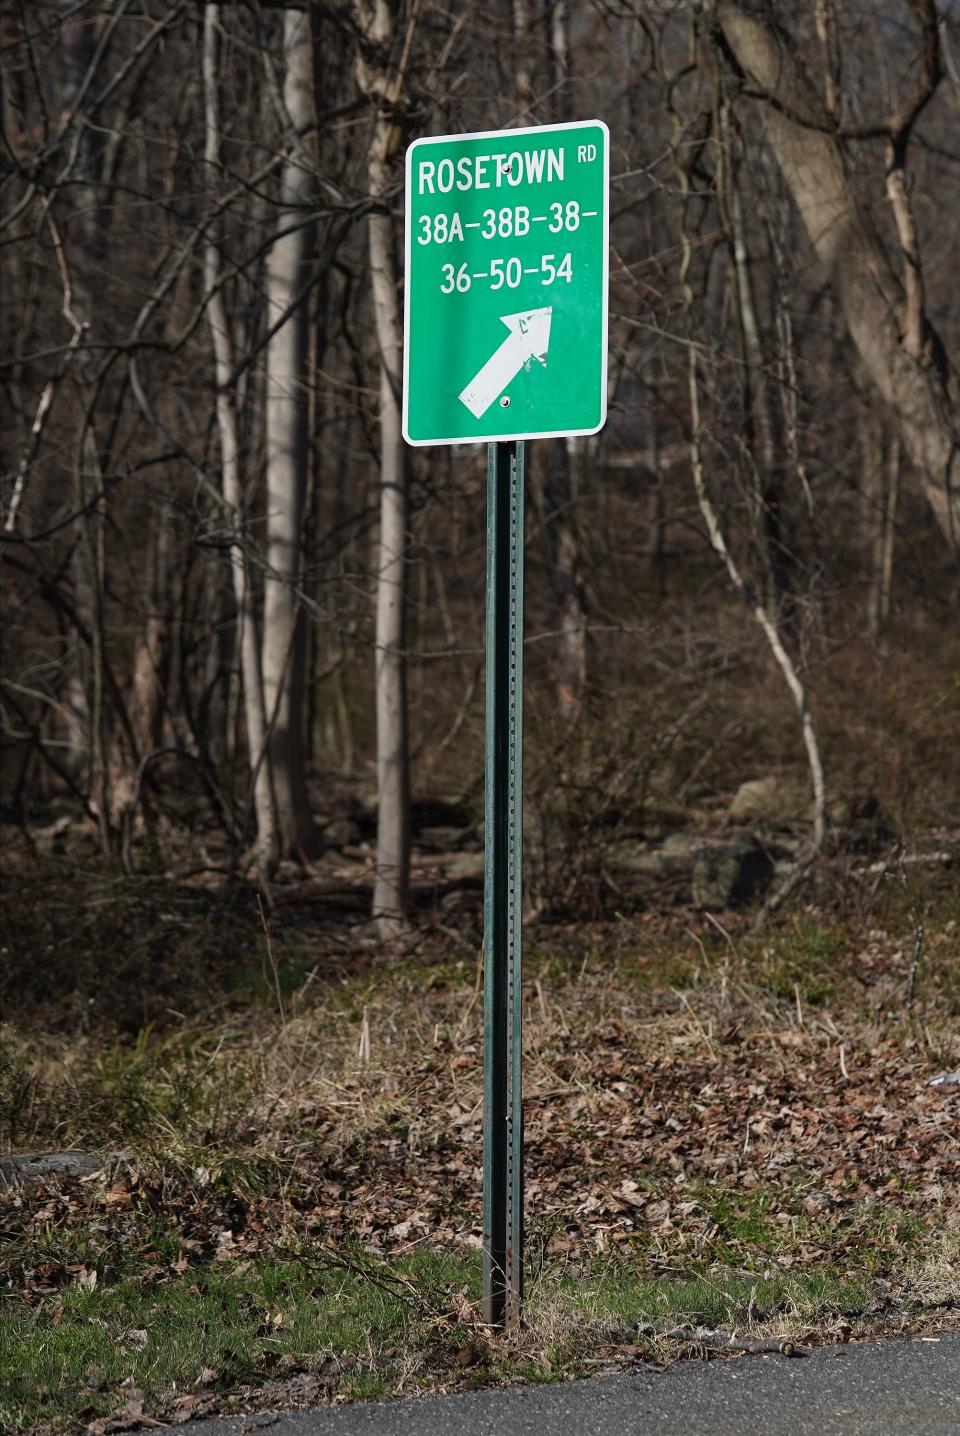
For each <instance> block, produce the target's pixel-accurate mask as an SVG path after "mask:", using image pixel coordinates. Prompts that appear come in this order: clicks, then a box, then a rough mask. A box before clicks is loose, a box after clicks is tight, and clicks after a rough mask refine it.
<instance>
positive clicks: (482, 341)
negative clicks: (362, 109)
mask: <svg viewBox="0 0 960 1436" xmlns="http://www.w3.org/2000/svg"><path fill="white" fill-rule="evenodd" d="M609 172H610V150H609V132H608V130H607V127H606V125H605V124H604V123H603V122H602V121H601V120H582V121H577V122H575V123H573V124H566V125H540V126H537V127H536V128H535V129H521V130H495V131H485V132H482V133H477V134H467V135H440V136H437V137H435V138H430V139H421V140H415V141H414V143H413V144H412V145H411V146H410V147H409V149H408V150H407V171H406V231H405V236H406V294H405V312H404V318H405V323H404V354H403V378H404V383H403V433H404V438H405V439H406V440H407V442H408V443H410V444H417V445H420V444H423V445H426V444H460V443H481V442H487V443H495V442H500V441H505V440H513V439H533V438H549V437H554V436H561V435H562V436H573V435H576V434H594V433H596V432H597V430H598V429H600V428H602V427H603V424H604V422H605V420H606V411H607V277H608V265H607V254H608V229H609V208H608V200H607V193H608V189H609Z"/></svg>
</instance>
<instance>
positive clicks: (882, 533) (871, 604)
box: [863, 416, 900, 639]
mask: <svg viewBox="0 0 960 1436" xmlns="http://www.w3.org/2000/svg"><path fill="white" fill-rule="evenodd" d="M885 428H886V426H885V425H884V424H883V422H882V421H881V420H879V419H877V418H876V417H874V416H869V417H868V419H867V420H866V421H865V423H864V453H863V508H864V529H865V538H866V548H867V562H868V566H869V587H868V590H867V631H868V633H869V634H870V637H871V638H873V639H879V638H880V636H881V634H882V633H883V630H884V628H885V627H886V624H887V621H888V619H889V617H890V602H891V596H892V592H893V544H894V536H895V534H896V513H897V496H898V495H897V491H898V489H899V486H900V438H899V435H898V434H896V433H894V434H888V435H887V443H886V444H885V443H884V429H885Z"/></svg>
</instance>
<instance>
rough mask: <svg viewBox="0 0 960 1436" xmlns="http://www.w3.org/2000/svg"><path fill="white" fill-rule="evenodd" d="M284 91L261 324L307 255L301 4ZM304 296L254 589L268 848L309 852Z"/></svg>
mask: <svg viewBox="0 0 960 1436" xmlns="http://www.w3.org/2000/svg"><path fill="white" fill-rule="evenodd" d="M283 43H284V82H283V100H284V106H285V108H286V112H287V115H288V116H289V119H290V124H291V127H292V130H293V135H292V136H291V138H290V141H289V150H288V153H287V156H286V159H285V161H284V165H283V171H282V175H281V181H280V184H281V204H280V210H279V213H278V215H277V238H276V240H275V241H274V244H273V246H272V248H271V250H270V255H269V257H268V260H267V281H266V284H267V323H268V324H269V325H273V324H275V323H276V322H277V320H278V319H279V318H280V317H281V316H282V315H283V314H285V313H286V311H287V310H288V309H290V307H291V306H292V305H294V303H295V299H296V295H297V294H298V292H299V291H300V290H301V289H302V287H303V285H304V284H305V282H306V280H307V278H308V275H309V268H310V262H311V259H312V254H313V239H314V227H313V225H311V224H306V223H304V222H303V212H302V208H301V207H302V206H303V205H305V204H307V203H308V202H309V200H310V198H311V194H312V188H313V186H312V179H311V175H310V172H309V170H308V168H307V166H306V161H305V157H304V154H303V150H302V148H301V145H300V144H299V142H298V138H297V137H298V136H300V135H302V134H303V133H304V132H305V130H306V129H307V126H308V125H309V123H310V119H311V116H312V113H313V105H312V93H311V91H312V73H313V66H312V56H311V46H310V27H309V22H308V17H307V14H306V13H305V12H301V11H298V10H286V11H285V12H284V17H283ZM307 355H308V311H307V304H306V301H305V300H304V301H302V302H301V303H300V304H299V305H297V306H296V307H295V308H294V310H293V312H292V313H291V314H290V316H289V318H288V319H287V320H286V322H285V323H283V324H282V325H281V326H280V328H279V329H278V330H277V332H276V334H274V336H273V338H272V339H271V340H270V342H269V344H268V345H267V394H266V435H267V571H266V575H265V578H264V597H263V650H262V659H261V663H262V671H263V691H264V706H265V710H266V719H267V751H268V753H269V756H270V771H271V776H272V779H273V796H274V802H275V811H276V843H277V848H276V856H280V857H288V856H290V857H300V858H304V857H310V856H311V855H313V854H315V852H316V850H317V846H318V834H317V830H316V828H315V826H314V823H313V819H312V817H311V815H310V809H309V805H308V800H307V791H306V762H305V752H304V731H303V730H304V698H305V687H304V677H305V669H306V641H305V640H306V626H305V621H304V614H303V611H302V606H301V602H300V598H299V595H298V589H299V587H300V581H301V577H302V529H303V514H304V507H305V503H306V491H307V458H308V443H307V437H308V436H307V413H308V406H307V395H306V379H307Z"/></svg>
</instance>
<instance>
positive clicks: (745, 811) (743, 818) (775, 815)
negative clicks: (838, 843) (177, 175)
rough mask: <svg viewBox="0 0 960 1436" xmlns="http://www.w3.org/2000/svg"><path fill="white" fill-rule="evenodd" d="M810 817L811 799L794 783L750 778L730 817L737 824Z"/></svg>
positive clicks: (729, 809) (728, 814)
mask: <svg viewBox="0 0 960 1436" xmlns="http://www.w3.org/2000/svg"><path fill="white" fill-rule="evenodd" d="M809 815H810V795H809V793H808V791H807V790H806V788H802V787H801V785H800V784H798V783H796V782H794V781H793V780H792V779H781V778H774V777H767V778H751V779H750V781H749V782H747V783H741V784H740V786H739V788H738V789H737V791H736V794H735V796H734V799H733V802H732V803H731V804H730V806H729V808H728V809H727V816H728V817H729V818H731V819H732V820H733V821H734V822H735V823H750V822H756V821H757V820H758V819H759V820H763V819H766V820H767V821H768V822H782V821H784V820H785V819H789V818H807V817H809Z"/></svg>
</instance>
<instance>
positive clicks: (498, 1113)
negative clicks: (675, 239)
mask: <svg viewBox="0 0 960 1436" xmlns="http://www.w3.org/2000/svg"><path fill="white" fill-rule="evenodd" d="M608 189H609V135H608V132H607V127H606V125H604V124H603V123H602V121H600V120H583V121H578V122H576V123H573V124H567V125H541V126H539V127H537V128H536V129H518V130H499V131H493V132H484V133H479V134H468V135H441V136H439V137H436V138H430V139H422V140H416V141H414V143H413V144H412V145H411V146H410V148H409V149H408V150H407V170H406V233H405V240H406V288H405V297H404V318H405V325H404V350H403V379H404V382H403V434H404V438H405V439H406V440H407V442H408V443H410V444H414V445H432V444H462V443H481V442H483V443H486V444H487V445H488V459H487V640H486V642H487V650H486V653H487V656H486V663H487V712H486V764H485V781H486V790H485V824H486V826H485V837H484V847H485V852H484V939H483V942H484V947H483V952H484V1122H483V1306H484V1318H485V1320H486V1321H487V1322H488V1323H489V1324H490V1325H491V1326H496V1327H513V1326H516V1324H517V1323H518V1322H519V1320H520V1309H521V1303H522V1300H523V1113H522V1105H521V962H520V923H521V857H522V831H521V829H522V746H523V744H522V738H523V718H522V715H523V501H524V441H525V440H527V439H533V438H547V437H570V436H572V435H576V434H593V433H596V432H597V430H598V429H600V428H602V426H603V424H604V421H605V419H606V402H607V399H606V396H607V280H608V271H607V255H608V248H609V246H608V228H609V209H608V201H607V195H608Z"/></svg>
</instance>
